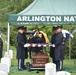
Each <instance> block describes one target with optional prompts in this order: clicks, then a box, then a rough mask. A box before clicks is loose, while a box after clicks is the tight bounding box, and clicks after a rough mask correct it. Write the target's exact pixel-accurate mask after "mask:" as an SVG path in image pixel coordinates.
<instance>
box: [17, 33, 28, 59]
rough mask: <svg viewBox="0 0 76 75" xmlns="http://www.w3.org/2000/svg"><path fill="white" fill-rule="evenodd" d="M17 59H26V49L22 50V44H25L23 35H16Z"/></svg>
mask: <svg viewBox="0 0 76 75" xmlns="http://www.w3.org/2000/svg"><path fill="white" fill-rule="evenodd" d="M17 43H18V46H17V59H25V58H27V57H28V53H27V48H24V44H26V43H27V40H26V36H25V34H21V33H18V35H17Z"/></svg>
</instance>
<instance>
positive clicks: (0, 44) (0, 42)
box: [0, 38, 3, 59]
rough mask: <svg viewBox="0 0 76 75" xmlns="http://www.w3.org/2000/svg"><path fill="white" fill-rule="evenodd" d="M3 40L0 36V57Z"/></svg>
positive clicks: (0, 55) (0, 56)
mask: <svg viewBox="0 0 76 75" xmlns="http://www.w3.org/2000/svg"><path fill="white" fill-rule="evenodd" d="M2 51H3V40H2V39H1V38H0V59H1V58H2Z"/></svg>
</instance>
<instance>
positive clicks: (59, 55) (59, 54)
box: [53, 26, 64, 70]
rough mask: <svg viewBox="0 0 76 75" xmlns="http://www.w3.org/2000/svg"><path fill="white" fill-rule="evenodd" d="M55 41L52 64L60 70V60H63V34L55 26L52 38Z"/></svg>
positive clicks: (58, 27) (60, 29) (59, 28)
mask: <svg viewBox="0 0 76 75" xmlns="http://www.w3.org/2000/svg"><path fill="white" fill-rule="evenodd" d="M53 38H55V39H53V40H54V42H53V44H54V45H55V48H54V53H53V54H54V56H53V59H54V63H55V64H56V68H57V70H60V60H64V46H63V44H62V43H63V34H62V28H61V27H60V26H57V27H56V29H55V36H54V37H53Z"/></svg>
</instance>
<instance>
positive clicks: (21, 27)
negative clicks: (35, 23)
mask: <svg viewBox="0 0 76 75" xmlns="http://www.w3.org/2000/svg"><path fill="white" fill-rule="evenodd" d="M17 29H18V30H20V29H21V30H24V29H25V28H24V26H20V27H18V28H17Z"/></svg>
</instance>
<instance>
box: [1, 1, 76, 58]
mask: <svg viewBox="0 0 76 75" xmlns="http://www.w3.org/2000/svg"><path fill="white" fill-rule="evenodd" d="M33 1H34V0H0V33H1V32H2V33H4V34H5V35H6V36H7V14H9V13H10V14H17V13H19V12H20V11H22V10H23V9H25V8H26V7H27V6H28V5H29V4H31V2H33ZM17 27H18V26H11V27H10V44H11V45H13V46H15V47H16V45H17V41H16V36H17ZM27 29H28V30H35V29H37V30H41V31H43V32H45V33H46V34H47V36H48V38H49V40H51V36H52V25H47V26H45V25H36V26H33V25H32V26H27ZM63 29H66V30H68V31H70V32H73V30H75V29H76V26H75V25H63ZM75 45H76V34H75V33H74V38H73V39H71V44H70V46H71V47H70V49H71V58H76V46H75ZM48 51H49V49H48ZM65 57H66V58H68V57H69V40H67V43H66V46H65Z"/></svg>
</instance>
